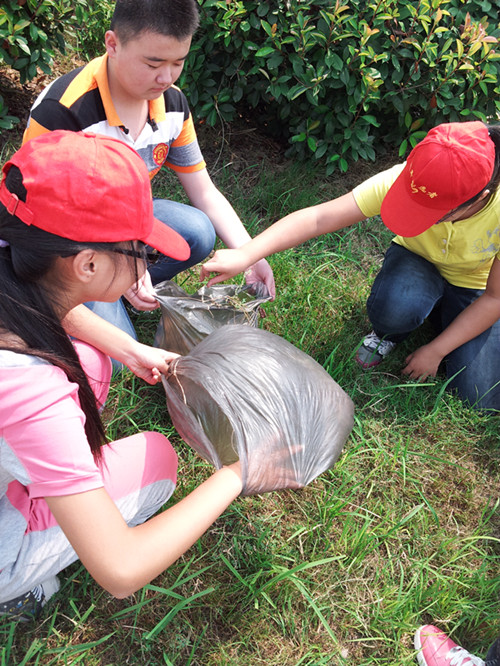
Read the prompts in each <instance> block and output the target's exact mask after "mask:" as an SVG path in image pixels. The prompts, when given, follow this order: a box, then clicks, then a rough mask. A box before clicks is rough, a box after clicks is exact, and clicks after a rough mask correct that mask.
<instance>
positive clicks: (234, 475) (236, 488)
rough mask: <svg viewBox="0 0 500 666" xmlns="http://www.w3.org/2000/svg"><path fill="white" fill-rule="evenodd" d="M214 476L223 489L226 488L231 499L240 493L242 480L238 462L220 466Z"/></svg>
mask: <svg viewBox="0 0 500 666" xmlns="http://www.w3.org/2000/svg"><path fill="white" fill-rule="evenodd" d="M236 467H237V469H235V468H236ZM214 477H217V478H218V481H219V482H220V483H221V484H223V486H224V490H226V491H227V492H228V494H229V495H230V496H231V497H232V498H233V499H235V498H236V497H238V496H239V495H240V494H241V491H242V490H243V482H242V479H241V473H240V472H239V463H237V464H235V465H228V466H224V467H221V468H220V469H219V470H217V471H216V472H215V474H214Z"/></svg>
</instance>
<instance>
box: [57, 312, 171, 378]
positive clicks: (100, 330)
mask: <svg viewBox="0 0 500 666" xmlns="http://www.w3.org/2000/svg"><path fill="white" fill-rule="evenodd" d="M62 325H63V326H64V330H65V331H66V333H67V334H68V335H71V336H72V337H74V338H78V340H82V341H83V342H87V343H88V344H90V345H92V346H93V347H95V348H96V349H99V350H100V351H102V352H103V353H104V354H107V355H108V356H111V357H112V358H115V359H116V360H117V361H120V363H123V364H124V365H126V366H127V368H129V369H130V370H132V372H133V373H134V374H135V375H137V376H138V377H140V378H141V379H144V381H146V382H148V383H149V384H156V383H157V382H158V381H159V380H160V375H162V374H166V373H167V371H168V366H169V364H170V362H171V361H172V360H173V359H174V358H177V356H178V354H174V353H172V352H168V351H165V350H163V349H157V348H156V347H150V346H149V345H143V344H142V343H140V342H137V340H134V338H132V337H130V335H128V334H127V333H125V331H122V330H121V329H119V328H117V327H116V326H113V324H110V323H109V322H108V321H106V320H104V319H102V317H99V315H96V314H95V313H94V312H91V311H90V310H89V309H88V308H87V307H85V305H77V307H76V308H73V309H72V310H70V311H69V312H68V314H67V315H66V317H65V318H64V319H63V321H62Z"/></svg>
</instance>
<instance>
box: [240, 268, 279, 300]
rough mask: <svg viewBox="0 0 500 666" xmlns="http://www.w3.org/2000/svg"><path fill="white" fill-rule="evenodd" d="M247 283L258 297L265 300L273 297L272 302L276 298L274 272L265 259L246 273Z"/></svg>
mask: <svg viewBox="0 0 500 666" xmlns="http://www.w3.org/2000/svg"><path fill="white" fill-rule="evenodd" d="M245 282H246V283H247V285H248V286H249V287H251V288H252V291H253V292H254V293H255V295H256V296H259V297H264V298H265V297H266V296H271V300H272V301H274V299H275V298H276V287H275V284H274V275H273V271H272V269H271V266H269V264H268V263H267V261H266V260H265V259H261V260H260V261H258V262H257V263H256V264H254V265H253V266H250V268H249V269H248V270H247V271H245Z"/></svg>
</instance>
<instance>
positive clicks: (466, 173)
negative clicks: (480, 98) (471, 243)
mask: <svg viewBox="0 0 500 666" xmlns="http://www.w3.org/2000/svg"><path fill="white" fill-rule="evenodd" d="M494 165H495V144H494V143H493V141H492V140H491V138H490V136H489V134H488V128H487V127H486V125H485V124H484V123H482V122H480V121H474V122H466V123H446V124H443V125H438V126H437V127H435V128H433V129H432V130H430V132H429V133H428V134H427V136H426V137H425V139H424V140H423V141H421V142H420V143H419V144H417V145H416V146H415V148H414V149H413V150H412V151H411V153H410V155H409V156H408V160H407V162H406V165H405V166H404V168H403V171H402V172H401V173H400V175H399V176H398V178H397V179H396V180H395V182H394V184H393V185H392V187H391V188H390V189H389V191H388V192H387V194H386V195H385V197H384V200H383V202H382V207H381V210H380V215H381V217H382V220H383V222H384V224H385V225H386V227H387V228H388V229H390V230H391V231H393V232H394V233H396V234H398V235H399V236H406V237H411V236H418V235H419V234H421V233H423V232H424V231H426V230H427V229H429V228H430V227H432V225H434V224H436V222H439V220H442V219H443V218H446V215H447V214H448V213H450V212H451V211H453V210H455V209H456V208H458V207H459V206H461V205H463V204H464V203H466V202H467V201H469V200H470V199H472V198H473V197H474V196H476V195H477V194H479V193H480V192H481V191H482V190H483V189H484V188H485V187H486V186H487V185H488V183H489V182H490V180H491V177H492V175H493V169H494Z"/></svg>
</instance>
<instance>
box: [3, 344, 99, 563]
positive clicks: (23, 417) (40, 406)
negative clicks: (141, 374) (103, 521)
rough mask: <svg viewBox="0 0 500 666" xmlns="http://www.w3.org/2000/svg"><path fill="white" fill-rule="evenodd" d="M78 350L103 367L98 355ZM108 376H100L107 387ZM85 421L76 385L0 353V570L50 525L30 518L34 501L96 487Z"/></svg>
mask: <svg viewBox="0 0 500 666" xmlns="http://www.w3.org/2000/svg"><path fill="white" fill-rule="evenodd" d="M75 346H76V347H77V344H75ZM85 347H86V348H87V349H86V350H85V351H84V353H85V354H90V355H91V356H94V357H95V361H96V363H98V362H101V363H102V358H98V357H99V356H101V357H102V356H103V355H100V352H97V350H94V349H92V348H90V347H88V346H87V345H85ZM78 351H79V353H80V350H78ZM106 361H107V359H106ZM106 367H107V365H106ZM109 374H110V373H109ZM109 374H108V375H107V377H103V376H102V375H101V378H100V385H101V386H102V387H105V388H106V389H107V386H108V384H109ZM96 376H98V375H96ZM105 392H106V391H105V390H104V391H103V393H105ZM84 424H85V415H84V413H83V411H82V409H81V407H80V404H79V400H78V387H77V385H76V384H74V383H72V382H70V381H69V380H68V377H67V376H66V374H65V373H64V372H63V371H62V370H61V369H60V368H57V367H55V366H53V365H51V364H50V363H47V362H46V361H43V360H41V359H39V358H37V357H34V356H29V355H27V354H18V353H15V352H11V351H5V350H0V526H1V527H0V530H1V531H0V570H1V569H2V568H3V567H4V566H6V565H7V564H8V563H9V562H12V561H13V559H12V558H13V557H14V558H15V552H16V550H17V549H18V548H19V547H20V543H21V540H22V538H23V535H24V534H26V533H27V532H31V531H33V530H35V531H37V530H40V529H44V527H47V526H48V524H49V523H51V522H52V520H51V516H49V515H46V516H45V515H44V516H37V515H34V512H33V511H32V500H33V499H35V498H40V497H50V496H59V495H68V494H73V493H79V492H84V491H88V490H94V489H96V488H101V487H102V486H103V479H102V475H101V472H100V471H99V468H98V466H97V465H96V463H95V462H94V458H93V455H92V452H91V451H90V447H89V443H88V441H87V437H86V434H85V428H84ZM43 506H45V507H46V513H47V514H49V513H50V512H49V511H48V507H47V506H46V504H45V503H43ZM7 535H8V538H6V536H7Z"/></svg>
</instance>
